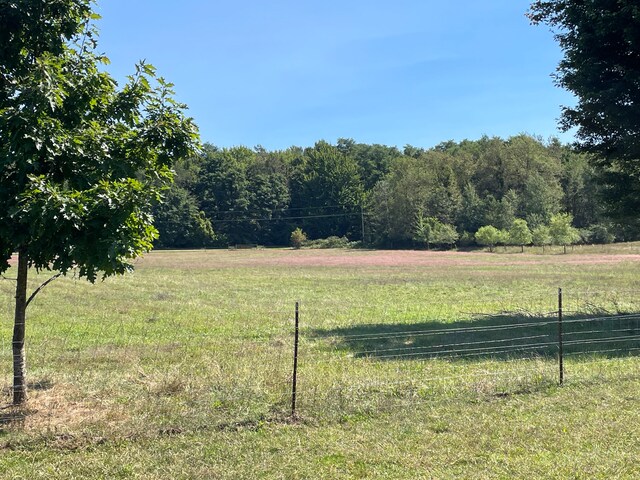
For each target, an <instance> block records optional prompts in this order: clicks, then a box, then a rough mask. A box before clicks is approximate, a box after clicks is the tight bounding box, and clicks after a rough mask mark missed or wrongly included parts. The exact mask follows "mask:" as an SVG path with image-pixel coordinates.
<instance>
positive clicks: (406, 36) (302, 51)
mask: <svg viewBox="0 0 640 480" xmlns="http://www.w3.org/2000/svg"><path fill="white" fill-rule="evenodd" d="M528 6H529V2H528V1H522V0H482V1H481V0H458V1H451V2H442V1H435V0H394V1H393V2H392V1H388V0H387V1H378V0H368V1H363V0H342V1H335V0H322V1H320V0H297V1H293V0H273V1H269V2H267V1H264V0H262V1H260V0H236V1H218V0H182V1H180V2H177V1H175V0H171V1H165V0H153V1H152V0H129V1H126V2H125V1H124V0H101V1H99V3H98V6H97V11H98V13H100V14H101V15H102V17H103V18H102V20H100V21H99V23H98V27H99V29H100V32H101V36H100V43H99V50H100V51H103V52H105V53H106V54H107V56H109V58H110V59H111V62H112V63H111V66H110V67H109V70H110V72H111V73H112V74H113V75H114V76H115V77H116V78H123V77H124V76H125V75H127V74H130V73H132V72H133V65H134V64H135V63H136V61H138V60H140V59H146V60H147V61H148V62H150V63H152V64H153V65H155V66H156V67H157V69H158V73H159V74H160V75H162V76H164V77H165V78H166V79H167V80H169V81H171V82H173V83H175V90H176V93H177V97H178V99H179V100H180V101H183V102H185V103H187V104H188V105H189V111H190V114H191V115H192V116H193V117H194V118H195V120H196V123H197V124H198V125H199V127H200V132H201V136H202V139H203V141H207V142H210V143H213V144H216V145H218V146H223V147H228V146H233V145H246V146H250V147H252V146H255V145H262V146H264V147H265V148H268V149H283V148H287V147H288V146H291V145H299V146H309V145H312V144H313V143H314V142H315V141H317V140H320V139H325V140H328V141H331V142H334V141H335V140H336V139H337V138H339V137H347V138H353V139H355V140H356V141H358V142H365V143H382V144H387V145H397V146H399V147H402V146H404V145H406V144H411V145H414V146H419V147H431V146H433V145H436V144H437V143H440V142H441V141H445V140H450V139H452V140H456V141H459V140H462V139H465V138H468V139H477V138H479V137H480V136H482V135H483V134H487V135H490V136H493V135H497V136H502V137H508V136H510V135H516V134H518V133H522V132H525V133H529V134H535V135H540V136H542V137H543V138H548V137H550V136H559V137H560V138H561V139H562V140H563V141H566V142H568V141H571V140H572V136H571V135H570V134H561V133H560V132H559V131H558V129H557V118H558V116H559V115H560V105H570V104H571V103H572V101H573V100H572V97H571V96H570V95H569V94H568V93H567V92H565V91H563V90H561V89H559V88H558V87H555V86H554V85H553V82H552V79H551V73H552V72H553V71H554V69H555V67H556V64H557V62H558V60H559V59H560V57H561V52H560V50H559V48H558V46H557V44H556V43H555V42H554V40H553V37H552V35H551V33H550V32H549V31H548V30H547V29H546V28H545V27H533V26H531V25H529V22H528V20H527V19H526V18H525V16H524V14H525V12H526V11H527V8H528Z"/></svg>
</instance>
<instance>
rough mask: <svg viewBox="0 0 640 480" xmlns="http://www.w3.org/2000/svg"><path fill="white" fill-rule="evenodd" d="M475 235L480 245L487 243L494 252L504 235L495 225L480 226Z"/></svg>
mask: <svg viewBox="0 0 640 480" xmlns="http://www.w3.org/2000/svg"><path fill="white" fill-rule="evenodd" d="M475 237H476V242H477V243H478V245H485V246H487V247H489V251H490V252H493V247H495V246H496V245H497V244H498V243H500V241H501V240H502V239H503V235H502V234H501V232H500V230H498V229H497V228H496V227H494V226H493V225H485V226H484V227H480V228H479V229H478V231H477V232H476V235H475Z"/></svg>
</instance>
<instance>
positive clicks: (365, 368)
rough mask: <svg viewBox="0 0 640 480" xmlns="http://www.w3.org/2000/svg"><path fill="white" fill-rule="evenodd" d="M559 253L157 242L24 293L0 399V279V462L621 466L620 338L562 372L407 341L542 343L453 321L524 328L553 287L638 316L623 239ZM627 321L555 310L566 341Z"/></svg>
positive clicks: (143, 470)
mask: <svg viewBox="0 0 640 480" xmlns="http://www.w3.org/2000/svg"><path fill="white" fill-rule="evenodd" d="M577 250H578V249H576V252H575V253H574V254H569V255H558V254H551V255H540V254H539V253H538V252H533V251H532V252H528V253H525V254H519V253H515V251H514V252H511V251H509V253H506V254H505V253H502V252H499V253H497V254H487V253H480V252H474V253H452V252H442V253H434V252H407V253H406V254H402V253H400V254H398V256H399V258H400V260H398V261H384V262H382V261H376V258H378V257H379V256H380V255H389V253H388V252H387V253H385V252H372V251H354V250H347V251H335V250H328V251H318V250H314V251H291V250H241V251H208V252H173V251H167V252H154V253H152V254H150V255H148V256H147V257H146V258H145V259H143V260H142V261H140V262H138V265H137V269H136V272H135V273H134V274H132V275H128V276H126V277H124V278H118V279H109V280H107V281H105V282H102V283H99V284H97V285H90V284H88V283H86V282H84V281H79V280H75V279H73V278H71V277H68V278H62V279H59V280H56V281H55V282H54V283H52V284H51V285H50V286H49V287H47V289H45V290H44V291H43V292H42V293H41V294H40V295H39V296H38V298H37V299H36V300H35V302H34V303H33V304H32V305H31V306H30V307H29V312H28V327H27V335H28V367H29V370H28V374H29V381H30V382H31V383H32V389H31V392H30V395H31V398H30V403H29V405H28V407H27V408H25V409H21V410H15V409H13V408H8V404H9V400H10V398H9V396H8V395H9V389H8V387H9V385H10V375H11V372H10V365H11V358H10V338H11V313H12V312H11V309H12V305H11V301H12V296H13V292H12V288H13V286H14V285H13V282H11V281H10V280H0V295H1V296H0V311H2V312H4V315H3V317H2V318H3V320H2V323H1V324H0V347H1V348H2V350H1V351H0V386H2V387H4V390H3V392H4V394H3V395H4V397H3V399H2V404H3V405H4V406H5V407H7V408H3V409H2V410H0V478H29V479H31V478H65V479H67V478H69V479H71V478H461V477H462V478H585V479H586V478H637V477H638V476H640V467H638V466H637V461H636V459H637V458H638V457H639V456H640V440H639V439H640V409H638V405H640V396H639V393H638V392H640V388H639V387H640V377H639V375H638V374H639V373H640V371H639V367H640V362H639V361H638V358H637V357H635V356H634V355H633V354H632V355H627V354H626V353H625V352H623V351H621V350H624V349H629V348H638V347H640V343H639V342H638V341H637V340H635V341H620V342H618V343H615V342H614V343H606V344H605V345H606V346H607V347H609V349H611V350H616V351H615V352H605V353H600V354H593V355H574V356H569V357H567V359H566V382H565V385H564V386H562V387H559V386H558V385H557V375H558V373H557V363H556V360H555V357H554V355H555V350H554V348H555V347H553V346H548V347H545V348H541V349H532V350H527V351H524V352H521V351H518V349H512V350H510V351H508V352H506V353H501V354H498V355H491V356H484V355H478V356H475V355H470V356H462V357H457V358H435V359H433V358H430V356H429V355H424V353H425V352H431V353H432V352H438V351H441V350H446V348H444V347H441V346H440V345H445V344H446V345H451V344H456V345H457V344H463V346H460V347H456V348H463V349H464V348H475V347H477V346H478V344H479V342H494V343H487V344H488V345H510V346H511V345H518V342H521V343H522V344H525V343H526V342H533V341H536V342H537V341H541V342H552V341H553V340H554V339H555V338H556V337H555V335H556V333H555V332H556V330H555V328H556V326H555V324H553V325H552V324H548V325H547V324H544V325H543V324H537V325H533V326H531V327H528V326H527V327H526V328H522V329H518V330H517V332H518V333H517V334H515V333H512V332H511V331H508V332H507V331H497V332H496V331H491V330H488V331H482V330H480V331H473V330H472V331H469V330H462V331H461V330H460V329H467V328H469V327H478V326H484V327H489V326H492V325H511V324H514V323H518V322H520V324H527V323H535V322H543V323H544V322H546V321H548V320H549V319H553V318H554V314H553V313H552V312H554V311H555V310H557V288H558V287H562V288H563V290H564V295H565V298H564V300H565V309H566V315H567V319H568V320H569V321H571V320H572V319H579V318H584V317H587V318H591V317H594V316H602V317H605V318H606V317H608V316H609V315H612V314H617V313H628V312H640V294H638V293H637V292H638V291H639V290H638V287H640V273H639V272H640V271H639V270H638V266H639V263H640V258H639V257H638V254H639V253H640V245H638V244H620V245H614V246H607V247H606V251H605V252H602V251H601V247H597V246H596V247H582V250H581V251H580V252H577ZM578 253H579V254H578ZM403 255H408V257H406V258H404V259H402V256H403ZM345 262H346V263H347V264H345ZM13 274H14V272H12V271H9V272H8V273H7V275H6V276H7V277H9V278H10V277H12V275H13ZM44 279H46V275H44V274H41V275H38V276H34V278H32V279H31V281H30V285H31V286H32V287H35V286H37V284H38V283H39V282H41V281H43V280H44ZM296 301H299V302H300V306H301V307H300V308H301V317H300V318H301V345H300V376H299V384H298V386H299V398H298V414H299V417H298V418H296V419H291V418H290V417H289V401H290V399H289V390H290V376H291V366H292V349H293V345H292V338H293V311H294V310H293V309H294V303H295V302H296ZM634 322H635V323H634ZM594 325H597V328H594V327H593V326H594ZM637 328H638V325H637V320H633V319H626V320H620V321H618V323H615V324H614V323H612V322H607V321H606V320H603V321H600V322H589V323H584V324H582V323H580V322H575V323H568V324H567V325H566V329H567V335H572V334H573V335H577V336H576V337H567V338H593V339H607V338H610V336H611V335H613V334H615V335H618V334H620V335H629V336H630V337H632V336H633V335H637V334H638V333H637ZM434 330H435V331H437V332H439V333H437V335H424V332H429V331H431V332H433V331H434ZM594 330H597V331H598V332H597V333H589V332H591V331H594ZM612 332H622V333H612ZM358 335H360V336H359V337H358ZM520 337H536V339H535V340H518V338H520ZM581 348H582V347H581ZM581 348H578V347H576V346H573V347H567V349H568V351H569V353H580V351H581ZM395 349H402V350H395ZM603 349H605V348H603ZM396 352H399V353H402V354H406V353H411V355H408V356H404V357H389V356H388V354H389V353H396ZM414 353H415V354H416V355H413V354H414ZM463 353H464V352H463ZM631 353H637V352H636V351H632V352H631Z"/></svg>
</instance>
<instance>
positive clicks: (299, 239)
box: [291, 227, 307, 248]
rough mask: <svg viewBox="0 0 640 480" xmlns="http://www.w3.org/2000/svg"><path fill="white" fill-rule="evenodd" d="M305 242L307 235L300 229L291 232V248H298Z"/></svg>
mask: <svg viewBox="0 0 640 480" xmlns="http://www.w3.org/2000/svg"><path fill="white" fill-rule="evenodd" d="M306 241H307V235H306V233H304V232H303V231H302V229H301V228H300V227H298V228H296V229H295V230H294V231H293V232H291V246H292V247H293V248H300V247H302V245H303V244H304V242H306Z"/></svg>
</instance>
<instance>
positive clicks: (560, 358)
mask: <svg viewBox="0 0 640 480" xmlns="http://www.w3.org/2000/svg"><path fill="white" fill-rule="evenodd" d="M563 353H564V352H563V348H562V288H558V368H559V369H560V385H562V384H563V382H564V358H563Z"/></svg>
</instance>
